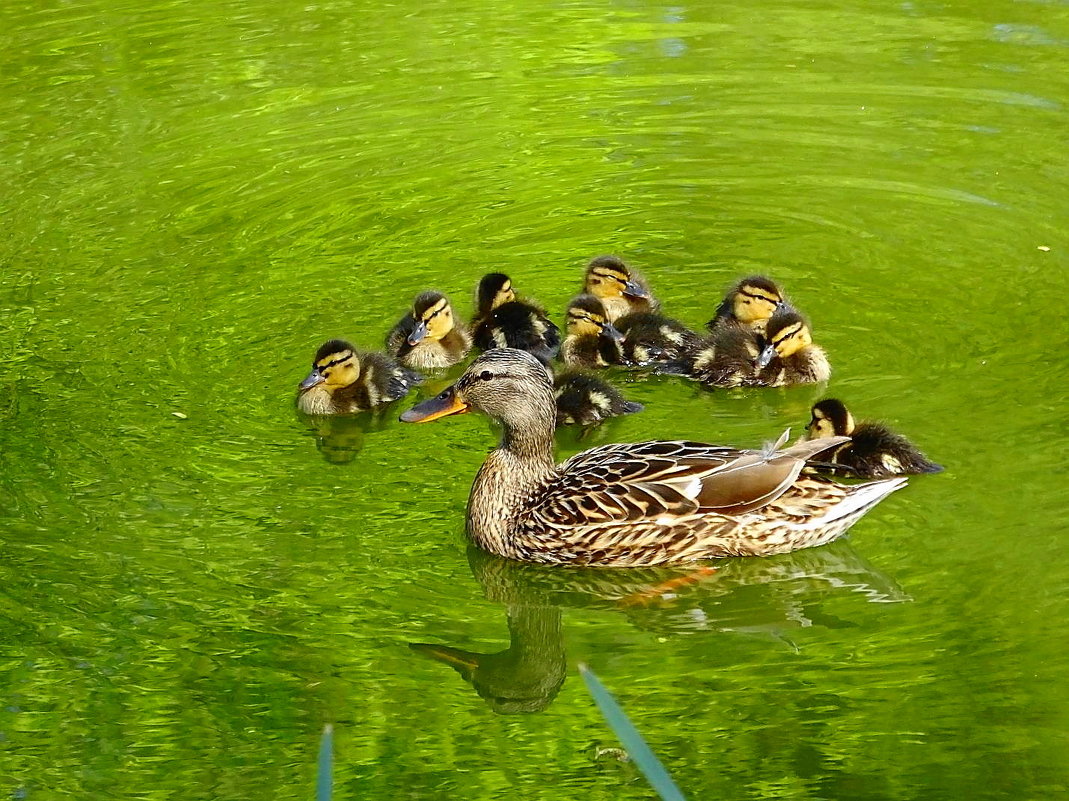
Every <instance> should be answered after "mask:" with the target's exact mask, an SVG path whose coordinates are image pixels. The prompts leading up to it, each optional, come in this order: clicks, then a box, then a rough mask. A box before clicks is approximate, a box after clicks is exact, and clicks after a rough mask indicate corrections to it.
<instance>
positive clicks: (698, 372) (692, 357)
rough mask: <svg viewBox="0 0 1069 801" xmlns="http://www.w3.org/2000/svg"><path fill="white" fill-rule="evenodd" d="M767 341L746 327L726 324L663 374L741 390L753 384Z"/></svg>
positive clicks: (666, 365)
mask: <svg viewBox="0 0 1069 801" xmlns="http://www.w3.org/2000/svg"><path fill="white" fill-rule="evenodd" d="M763 348H764V339H763V337H761V336H760V335H759V334H756V333H755V332H754V331H752V330H750V329H749V328H746V327H745V326H742V325H733V324H728V325H722V326H719V327H717V329H716V330H715V331H714V332H713V333H712V334H711V335H710V336H708V337H706V338H705V339H704V340H702V341H701V343H700V344H699V345H698V346H697V347H695V348H692V349H691V350H690V351H689V352H687V353H685V354H684V355H683V357H682V358H681V359H677V360H676V361H674V362H668V363H666V364H665V365H663V368H662V369H661V370H660V372H664V373H676V374H679V375H686V376H689V377H690V378H693V379H695V380H696V381H700V382H701V383H703V384H705V385H706V386H710V387H741V386H747V385H750V384H751V383H753V381H754V377H755V376H756V374H757V359H758V357H759V356H760V355H761V351H762V349H763Z"/></svg>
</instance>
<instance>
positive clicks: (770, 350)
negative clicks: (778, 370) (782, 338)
mask: <svg viewBox="0 0 1069 801" xmlns="http://www.w3.org/2000/svg"><path fill="white" fill-rule="evenodd" d="M775 358H776V346H775V345H771V344H770V345H765V349H764V350H763V351H761V355H760V356H758V357H757V368H758V369H759V370H764V369H765V368H766V367H768V365H769V364H771V362H772V360H773V359H775Z"/></svg>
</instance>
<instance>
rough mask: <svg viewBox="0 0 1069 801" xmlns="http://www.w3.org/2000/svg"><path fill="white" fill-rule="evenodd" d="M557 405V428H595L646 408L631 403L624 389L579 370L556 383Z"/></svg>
mask: <svg viewBox="0 0 1069 801" xmlns="http://www.w3.org/2000/svg"><path fill="white" fill-rule="evenodd" d="M553 395H554V398H555V399H556V403H557V425H558V426H563V425H572V424H577V425H581V426H589V425H594V424H595V423H600V422H601V421H602V420H606V419H608V418H610V417H618V416H619V415H623V414H635V413H636V412H641V411H642V409H643V408H644V407H643V406H642V404H641V403H635V402H634V401H629V400H627V399H626V398H625V397H624V396H623V395H622V394H620V390H618V389H617V388H616V387H614V386H613V385H612V384H610V383H609V382H607V381H602V380H601V379H600V378H598V377H597V376H593V375H591V374H590V373H585V372H582V371H579V370H565V371H563V372H561V373H558V374H557V377H556V378H555V379H554V380H553Z"/></svg>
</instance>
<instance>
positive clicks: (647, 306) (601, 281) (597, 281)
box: [583, 256, 661, 323]
mask: <svg viewBox="0 0 1069 801" xmlns="http://www.w3.org/2000/svg"><path fill="white" fill-rule="evenodd" d="M583 291H584V292H588V293H590V294H591V295H593V296H594V297H596V298H598V299H599V300H600V301H601V302H602V303H603V304H604V305H605V311H606V312H607V313H608V315H609V322H613V323H614V322H616V321H617V320H618V319H620V318H621V317H623V316H624V315H626V314H631V313H633V312H650V311H657V310H658V309H659V308H660V307H661V304H660V303H658V302H657V300H656V298H654V297H653V294H652V293H651V292H650V288H649V286H647V284H646V281H645V280H644V279H643V278H642V276H641V275H639V274H638V273H637V272H636V271H635V270H633V269H631V268H630V267H628V266H627V265H626V264H625V263H624V262H623V261H622V260H621V259H618V258H616V256H598V257H597V258H595V259H592V260H591V262H590V264H588V265H587V266H586V277H585V278H584V279H583Z"/></svg>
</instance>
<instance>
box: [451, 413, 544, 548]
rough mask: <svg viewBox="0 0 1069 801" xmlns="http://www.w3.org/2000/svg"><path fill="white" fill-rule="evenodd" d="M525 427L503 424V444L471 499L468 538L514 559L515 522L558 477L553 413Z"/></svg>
mask: <svg viewBox="0 0 1069 801" xmlns="http://www.w3.org/2000/svg"><path fill="white" fill-rule="evenodd" d="M547 403H548V410H549V411H548V413H547V414H541V415H538V416H537V417H532V418H530V419H527V420H524V421H523V422H522V423H510V422H509V421H502V422H503V424H504V426H505V432H504V435H503V436H502V438H501V445H500V446H499V447H498V448H497V449H496V450H494V451H492V452H491V453H490V455H489V456H487V457H486V461H485V462H483V466H482V467H481V468H480V469H479V473H478V475H476V476H475V483H474V484H472V487H471V496H470V497H469V499H468V521H467V527H468V535H469V536H470V537H471V538H472V540H473V541H474V542H475V544H476V545H478V546H479V547H480V548H483V549H485V550H487V551H490V552H491V553H495V554H498V555H499V556H504V557H507V558H510V559H520V558H523V555H522V554H521V553H520V552H519V551H518V547H519V546H518V545H517V543H516V542H515V541H514V539H513V536H512V535H513V533H514V530H515V525H516V522H517V520H518V519H519V518H520V517H521V516H522V515H523V514H524V512H525V511H526V510H527V509H528V508H529V507H530V505H531V504H532V503H533V502H535V501H536V500H537V498H538V495H539V490H540V489H541V488H542V487H544V486H545V485H546V483H547V482H549V481H550V480H551V479H552V478H553V477H554V476H556V475H557V468H556V466H555V465H554V463H553V426H554V410H555V405H554V404H553V400H552V395H548V400H547Z"/></svg>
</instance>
